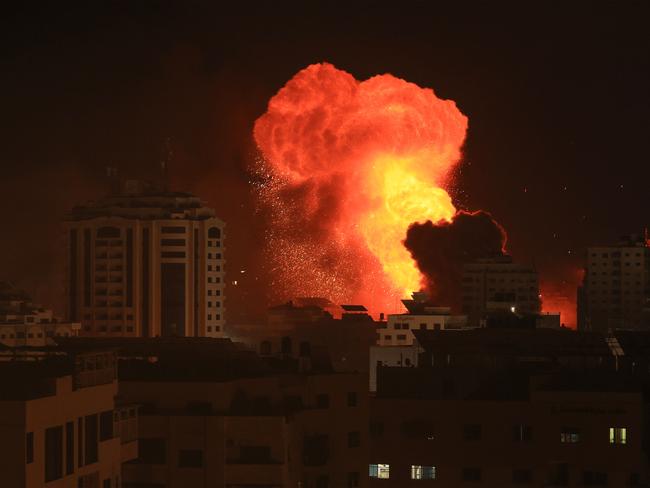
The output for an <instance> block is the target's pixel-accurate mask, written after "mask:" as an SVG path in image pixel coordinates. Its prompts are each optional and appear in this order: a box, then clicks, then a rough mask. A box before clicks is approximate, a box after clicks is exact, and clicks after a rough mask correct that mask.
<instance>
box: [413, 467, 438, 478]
mask: <svg viewBox="0 0 650 488" xmlns="http://www.w3.org/2000/svg"><path fill="white" fill-rule="evenodd" d="M411 479H412V480H434V479H436V467H435V466H420V465H416V464H412V465H411Z"/></svg>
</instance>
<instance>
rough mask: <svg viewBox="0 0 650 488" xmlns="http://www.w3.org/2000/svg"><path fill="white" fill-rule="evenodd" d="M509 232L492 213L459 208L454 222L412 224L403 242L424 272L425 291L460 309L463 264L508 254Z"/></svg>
mask: <svg viewBox="0 0 650 488" xmlns="http://www.w3.org/2000/svg"><path fill="white" fill-rule="evenodd" d="M506 241H507V235H506V232H505V230H504V229H503V227H501V225H499V224H498V223H497V222H496V221H495V220H494V219H493V218H492V216H491V215H490V214H489V213H487V212H484V211H482V210H479V211H477V212H464V211H459V212H458V213H457V214H456V215H455V216H454V218H453V220H452V221H451V222H444V221H443V222H438V223H435V224H434V223H433V222H431V221H427V222H425V223H423V224H419V223H414V224H412V225H411V226H410V227H409V229H408V232H407V235H406V240H405V241H404V245H405V246H406V248H407V249H408V250H409V252H410V253H411V256H412V257H413V259H414V260H415V262H416V263H417V266H418V268H419V270H420V271H421V272H422V274H423V275H424V283H423V285H424V290H425V291H426V292H427V293H428V295H429V297H430V299H431V301H432V302H433V303H436V304H440V305H445V306H451V307H452V309H453V310H455V311H458V310H460V295H461V293H460V282H461V274H462V269H463V264H465V263H468V262H471V261H474V260H476V259H479V258H484V257H494V256H502V255H504V254H505V245H506Z"/></svg>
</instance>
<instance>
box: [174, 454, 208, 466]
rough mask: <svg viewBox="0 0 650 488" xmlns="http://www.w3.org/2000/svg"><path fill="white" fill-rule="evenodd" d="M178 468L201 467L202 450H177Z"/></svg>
mask: <svg viewBox="0 0 650 488" xmlns="http://www.w3.org/2000/svg"><path fill="white" fill-rule="evenodd" d="M178 467H179V468H202V467H203V451H201V450H200V449H181V450H180V451H179V452H178Z"/></svg>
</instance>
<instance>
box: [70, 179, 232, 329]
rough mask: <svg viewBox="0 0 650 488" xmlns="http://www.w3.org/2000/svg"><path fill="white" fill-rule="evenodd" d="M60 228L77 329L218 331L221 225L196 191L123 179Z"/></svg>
mask: <svg viewBox="0 0 650 488" xmlns="http://www.w3.org/2000/svg"><path fill="white" fill-rule="evenodd" d="M66 227H67V229H66V231H67V239H68V248H67V283H66V294H67V312H68V318H69V319H70V320H71V321H73V322H76V321H79V322H81V324H82V329H81V335H86V336H126V337H156V336H207V337H220V336H222V335H223V328H224V323H225V305H224V303H225V293H224V292H225V281H224V276H225V269H224V267H225V259H224V251H225V247H224V237H225V235H224V227H225V224H224V222H222V221H221V220H220V219H218V218H217V217H215V213H214V210H213V209H211V208H208V207H206V206H205V204H204V203H203V202H201V200H200V199H199V198H198V197H196V196H194V195H191V194H189V193H181V192H170V191H166V190H163V189H161V188H158V187H156V186H153V185H147V184H144V183H142V182H138V181H127V182H126V184H125V185H124V188H123V190H122V191H121V192H115V193H113V194H111V195H109V196H107V197H106V198H103V199H102V200H99V201H95V202H89V203H87V204H86V205H82V206H78V207H75V208H74V209H73V210H72V212H71V213H70V215H69V217H68V219H67V222H66Z"/></svg>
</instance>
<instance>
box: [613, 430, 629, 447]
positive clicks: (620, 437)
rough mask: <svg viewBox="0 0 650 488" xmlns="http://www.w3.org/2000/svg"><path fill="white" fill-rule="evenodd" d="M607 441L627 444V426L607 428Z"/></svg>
mask: <svg viewBox="0 0 650 488" xmlns="http://www.w3.org/2000/svg"><path fill="white" fill-rule="evenodd" d="M609 443H610V444H627V428H626V427H610V428H609Z"/></svg>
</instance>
